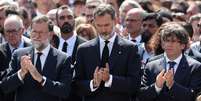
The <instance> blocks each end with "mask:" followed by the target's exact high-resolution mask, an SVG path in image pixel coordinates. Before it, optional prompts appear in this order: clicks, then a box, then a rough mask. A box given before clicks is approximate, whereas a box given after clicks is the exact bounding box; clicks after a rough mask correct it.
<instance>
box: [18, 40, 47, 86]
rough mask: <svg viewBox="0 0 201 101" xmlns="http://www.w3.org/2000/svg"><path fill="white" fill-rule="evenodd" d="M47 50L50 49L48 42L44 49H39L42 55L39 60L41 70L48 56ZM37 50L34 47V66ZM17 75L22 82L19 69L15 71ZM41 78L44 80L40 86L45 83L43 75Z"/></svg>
mask: <svg viewBox="0 0 201 101" xmlns="http://www.w3.org/2000/svg"><path fill="white" fill-rule="evenodd" d="M49 51H50V44H49V45H48V46H47V47H46V48H45V49H43V50H42V51H40V53H42V55H41V56H40V60H41V70H43V67H44V65H45V61H46V59H47V56H48V54H49ZM38 52H39V51H38V50H37V49H34V66H36V61H37V57H38V54H37V53H38ZM17 75H18V78H19V79H20V80H21V81H22V82H24V81H23V79H22V77H21V76H20V71H18V72H17ZM43 79H44V82H43V84H42V86H44V85H45V83H46V77H45V76H43Z"/></svg>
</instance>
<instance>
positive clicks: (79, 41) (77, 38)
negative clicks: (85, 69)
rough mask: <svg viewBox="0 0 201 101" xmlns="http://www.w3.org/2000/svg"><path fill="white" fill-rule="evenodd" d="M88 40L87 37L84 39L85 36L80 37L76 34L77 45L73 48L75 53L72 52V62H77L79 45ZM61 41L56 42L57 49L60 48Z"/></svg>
mask: <svg viewBox="0 0 201 101" xmlns="http://www.w3.org/2000/svg"><path fill="white" fill-rule="evenodd" d="M86 41H87V40H86V39H84V38H82V37H80V36H76V41H75V46H74V48H73V54H72V56H71V58H72V60H71V61H72V64H74V62H75V55H76V52H77V48H78V46H79V45H80V44H82V43H84V42H86ZM59 43H60V42H58V43H56V48H57V49H58V47H59Z"/></svg>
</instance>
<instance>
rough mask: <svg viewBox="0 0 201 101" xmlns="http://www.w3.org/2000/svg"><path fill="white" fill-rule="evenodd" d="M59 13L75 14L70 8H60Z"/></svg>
mask: <svg viewBox="0 0 201 101" xmlns="http://www.w3.org/2000/svg"><path fill="white" fill-rule="evenodd" d="M58 15H59V16H61V15H72V16H73V12H72V10H69V9H60V10H59V11H58Z"/></svg>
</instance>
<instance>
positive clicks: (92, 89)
mask: <svg viewBox="0 0 201 101" xmlns="http://www.w3.org/2000/svg"><path fill="white" fill-rule="evenodd" d="M90 89H91V92H94V91H96V90H97V89H98V87H96V88H94V86H93V80H91V81H90Z"/></svg>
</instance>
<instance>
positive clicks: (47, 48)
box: [34, 44, 50, 56]
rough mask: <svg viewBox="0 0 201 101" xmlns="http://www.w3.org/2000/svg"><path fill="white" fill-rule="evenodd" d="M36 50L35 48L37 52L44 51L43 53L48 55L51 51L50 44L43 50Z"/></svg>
mask: <svg viewBox="0 0 201 101" xmlns="http://www.w3.org/2000/svg"><path fill="white" fill-rule="evenodd" d="M34 50H35V51H34V52H35V54H37V53H38V52H42V53H43V54H42V55H44V56H47V55H48V53H49V51H50V44H49V45H48V46H47V47H46V48H45V49H43V50H42V51H38V50H37V49H34Z"/></svg>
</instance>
